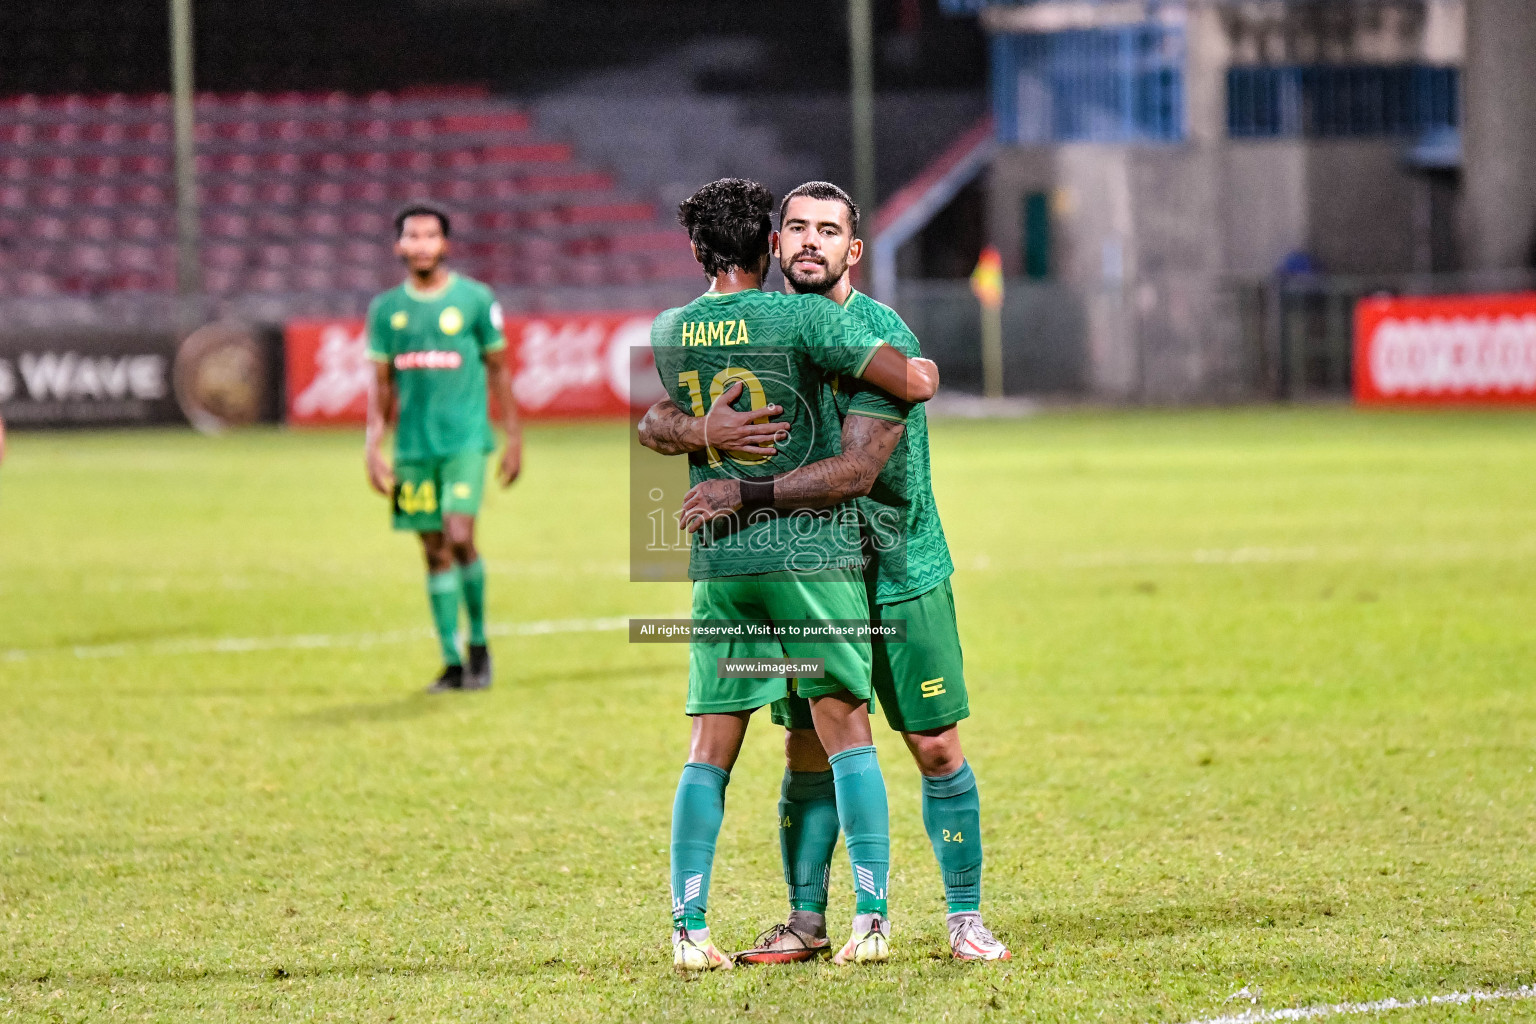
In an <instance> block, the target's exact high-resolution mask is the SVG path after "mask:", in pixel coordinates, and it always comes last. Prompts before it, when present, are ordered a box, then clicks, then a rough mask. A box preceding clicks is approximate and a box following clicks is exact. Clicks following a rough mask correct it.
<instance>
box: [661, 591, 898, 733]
mask: <svg viewBox="0 0 1536 1024" xmlns="http://www.w3.org/2000/svg"><path fill="white" fill-rule="evenodd" d="M868 614H869V608H868V606H867V604H866V603H865V597H864V581H863V579H862V578H860V576H859V571H858V570H857V569H829V570H825V571H823V572H817V573H797V572H770V573H760V574H756V575H751V576H724V577H721V578H719V579H710V580H699V581H697V582H696V583H694V585H693V617H694V619H696V620H697V619H732V620H743V619H770V620H774V621H778V622H787V621H790V620H794V619H863V618H864V617H865V616H867V615H868ZM720 658H822V659H824V660H825V665H826V675H825V677H823V678H821V679H805V680H802V681H801V683H800V693H801V694H802V695H804V696H805V697H821V696H824V695H826V694H829V693H838V692H840V691H843V690H847V691H848V692H849V693H852V694H853V695H854V696H856V697H858V698H859V699H860V700H868V699H869V693H870V689H869V671H870V648H869V644H867V643H824V642H818V643H781V642H780V641H778V640H720V641H716V640H706V641H700V640H695V641H693V642H692V643H690V644H689V645H688V706H687V711H688V714H690V715H709V714H722V713H725V712H730V711H752V710H755V709H756V708H760V707H763V706H764V705H766V704H772V703H773V702H774V701H776V700H780V699H782V698H783V697H784V696H785V695H787V694H788V692H789V690H788V681H787V680H786V679H784V678H783V677H778V678H758V679H721V678H720V676H719V675H718V668H719V665H718V661H719V659H720Z"/></svg>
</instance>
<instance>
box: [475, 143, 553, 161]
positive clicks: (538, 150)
mask: <svg viewBox="0 0 1536 1024" xmlns="http://www.w3.org/2000/svg"><path fill="white" fill-rule="evenodd" d="M571 155H572V154H571V147H570V145H569V144H567V143H564V142H541V143H530V144H528V145H521V146H486V147H485V148H484V150H483V151H482V156H483V158H484V160H485V162H486V163H491V164H550V163H566V162H568V161H569V160H570V159H571Z"/></svg>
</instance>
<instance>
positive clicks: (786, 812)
mask: <svg viewBox="0 0 1536 1024" xmlns="http://www.w3.org/2000/svg"><path fill="white" fill-rule="evenodd" d="M779 793H780V794H781V795H780V797H779V852H780V854H781V855H782V856H783V858H784V881H786V882H788V883H789V906H790V908H791V909H792V910H809V911H813V912H814V913H817V914H825V913H826V912H827V873H828V870H829V868H830V867H831V865H832V851H833V849H835V848H836V847H837V830H838V821H837V790H836V783H835V782H834V781H833V773H832V772H792V771H789V770H788V769H785V771H784V784H783V786H782V787H780V790H779Z"/></svg>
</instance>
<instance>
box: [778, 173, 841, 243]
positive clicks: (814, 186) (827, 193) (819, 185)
mask: <svg viewBox="0 0 1536 1024" xmlns="http://www.w3.org/2000/svg"><path fill="white" fill-rule="evenodd" d="M796 196H804V197H805V198H807V199H836V200H837V201H838V202H840V203H842V204H843V205H844V206H846V207H848V219H849V220H850V221H852V222H853V226H852V228H851V229H850V230H849V232H848V233H849V235H850V236H852V237H854V238H857V237H858V234H859V204H858V203H856V202H854V201H853V197H852V196H850V195H849V194H848V193H847V192H844V191H843V190H842V189H840V188H838V187H837V186H836V185H834V184H832V183H831V182H830V181H808V182H806V183H805V184H804V185H801V186H799V187H798V188H794V189H791V190H790V191H789V192H788V193H787V194H786V195H785V196H784V201H783V202H782V203H780V204H779V227H781V228H782V227H783V226H784V211H785V210H787V209H789V201H790V200H791V199H794V198H795V197H796Z"/></svg>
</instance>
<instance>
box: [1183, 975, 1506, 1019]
mask: <svg viewBox="0 0 1536 1024" xmlns="http://www.w3.org/2000/svg"><path fill="white" fill-rule="evenodd" d="M1513 999H1536V985H1521V986H1520V987H1519V988H1501V989H1494V990H1492V991H1474V992H1451V993H1447V994H1446V995H1441V996H1423V997H1421V998H1418V999H1378V1000H1376V1001H1374V1002H1370V1003H1334V1004H1332V1005H1330V1006H1300V1007H1296V1008H1294V1009H1289V1010H1248V1011H1246V1012H1244V1013H1237V1014H1232V1015H1231V1016H1227V1017H1207V1018H1206V1019H1204V1020H1197V1021H1190V1022H1189V1024H1268V1022H1270V1021H1281V1020H1316V1019H1317V1018H1319V1017H1334V1016H1349V1015H1356V1014H1362V1013H1383V1012H1385V1011H1387V1010H1412V1009H1415V1008H1417V1007H1424V1006H1462V1005H1465V1004H1467V1003H1492V1002H1500V1001H1506V1000H1513Z"/></svg>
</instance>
